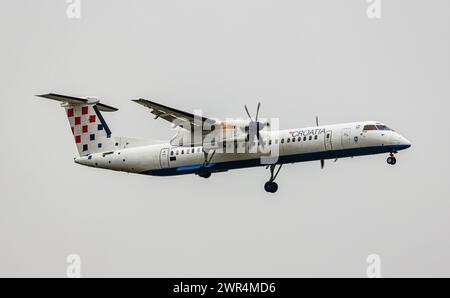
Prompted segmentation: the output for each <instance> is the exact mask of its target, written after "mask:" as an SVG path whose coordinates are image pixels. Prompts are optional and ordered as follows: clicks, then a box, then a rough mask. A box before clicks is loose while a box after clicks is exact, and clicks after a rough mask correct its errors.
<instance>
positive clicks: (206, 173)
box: [197, 150, 216, 179]
mask: <svg viewBox="0 0 450 298" xmlns="http://www.w3.org/2000/svg"><path fill="white" fill-rule="evenodd" d="M203 154H204V155H205V161H204V162H203V166H202V167H201V168H200V169H198V172H197V175H199V176H200V177H202V178H205V179H207V178H209V177H211V169H210V168H208V165H209V163H210V162H211V160H212V159H213V157H214V154H216V150H214V151H213V152H212V154H211V157H208V155H209V153H208V152H205V151H203Z"/></svg>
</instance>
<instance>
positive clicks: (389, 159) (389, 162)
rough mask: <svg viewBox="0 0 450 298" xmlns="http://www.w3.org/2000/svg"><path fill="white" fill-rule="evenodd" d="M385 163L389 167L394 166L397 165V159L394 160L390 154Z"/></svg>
mask: <svg viewBox="0 0 450 298" xmlns="http://www.w3.org/2000/svg"><path fill="white" fill-rule="evenodd" d="M386 161H387V163H388V164H389V165H391V166H393V165H395V164H396V163H397V159H396V158H395V156H394V154H393V153H391V154H390V156H389V157H388V158H387V160H386Z"/></svg>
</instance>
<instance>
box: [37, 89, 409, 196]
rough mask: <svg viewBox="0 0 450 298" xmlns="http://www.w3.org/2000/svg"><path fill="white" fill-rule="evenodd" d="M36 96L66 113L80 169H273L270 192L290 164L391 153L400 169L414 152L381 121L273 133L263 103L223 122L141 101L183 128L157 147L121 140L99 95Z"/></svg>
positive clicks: (163, 172) (202, 173)
mask: <svg viewBox="0 0 450 298" xmlns="http://www.w3.org/2000/svg"><path fill="white" fill-rule="evenodd" d="M37 96H38V97H41V98H46V99H51V100H55V101H58V102H60V103H61V106H62V107H63V108H64V109H65V112H66V115H67V117H68V119H69V124H70V127H71V130H72V134H73V137H74V140H75V143H76V146H77V149H78V152H79V156H78V157H76V158H75V159H74V161H75V163H77V164H80V165H84V166H88V167H94V168H100V169H109V170H114V171H122V172H129V173H137V174H143V175H154V176H174V175H187V174H195V175H198V176H199V177H202V178H209V177H211V174H213V173H219V172H226V171H229V170H234V169H241V168H250V167H266V169H268V170H270V178H269V180H268V181H267V182H266V183H265V185H264V189H265V191H267V192H269V193H275V192H277V190H278V184H277V183H276V182H275V179H276V178H277V176H278V174H279V173H280V170H281V167H282V166H283V165H284V164H288V163H297V162H307V161H320V164H321V167H322V168H324V165H325V160H330V159H331V160H335V161H336V160H337V159H340V158H347V157H355V156H363V155H373V154H383V153H384V154H388V157H387V163H388V164H389V165H395V164H396V162H397V160H396V157H395V154H396V153H398V152H399V151H400V150H404V149H408V148H409V147H411V143H410V142H409V141H408V140H407V139H406V138H405V137H403V136H402V135H400V134H399V133H398V132H396V131H394V130H392V129H390V128H389V127H388V126H386V125H385V124H383V123H381V122H378V121H361V122H352V123H343V124H334V125H319V121H318V117H316V126H312V127H305V128H294V129H287V130H273V129H272V128H271V122H270V121H267V122H266V121H260V120H259V110H260V106H261V104H260V103H258V106H257V111H256V116H255V118H253V117H252V116H251V114H250V113H249V110H248V108H247V106H245V111H246V114H247V116H248V119H246V120H227V121H221V120H217V119H212V118H208V117H203V116H199V115H194V114H191V113H188V112H184V111H181V110H178V109H175V108H171V107H168V106H165V105H162V104H159V103H156V102H154V101H150V100H146V99H134V100H133V101H134V102H136V103H138V104H140V105H142V106H144V107H146V108H148V109H149V111H150V113H151V114H153V115H154V118H155V119H159V118H161V119H164V120H166V121H169V122H171V123H172V124H173V125H174V127H175V128H177V129H178V132H177V134H176V135H175V137H173V138H172V139H171V140H170V141H168V142H166V143H163V144H152V142H151V141H149V140H141V139H133V138H127V137H117V136H114V135H113V134H112V132H111V129H110V128H109V126H108V124H107V123H106V121H105V119H104V117H103V114H102V112H116V111H118V109H116V108H114V107H111V106H108V105H105V104H103V103H101V102H100V100H99V99H98V98H97V97H72V96H66V95H59V94H55V93H49V94H44V95H37ZM197 132H200V133H197ZM223 132H226V133H225V134H224V133H223ZM230 149H231V150H230ZM273 152H275V154H273Z"/></svg>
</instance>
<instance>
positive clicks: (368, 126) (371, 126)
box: [363, 124, 377, 130]
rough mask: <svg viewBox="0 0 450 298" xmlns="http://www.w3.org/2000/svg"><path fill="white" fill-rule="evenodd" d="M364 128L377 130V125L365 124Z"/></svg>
mask: <svg viewBox="0 0 450 298" xmlns="http://www.w3.org/2000/svg"><path fill="white" fill-rule="evenodd" d="M363 130H377V127H376V126H375V125H373V124H369V125H366V126H364V128H363Z"/></svg>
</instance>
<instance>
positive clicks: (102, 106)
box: [36, 93, 119, 112]
mask: <svg viewBox="0 0 450 298" xmlns="http://www.w3.org/2000/svg"><path fill="white" fill-rule="evenodd" d="M36 96H38V97H43V98H47V99H52V100H56V101H59V102H62V103H69V104H72V105H76V104H86V103H89V99H88V98H83V97H73V96H67V95H60V94H54V93H49V94H43V95H36ZM96 106H97V107H98V109H99V110H100V111H102V112H116V111H118V110H119V109H116V108H113V107H111V106H108V105H105V104H102V103H97V104H96Z"/></svg>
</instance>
